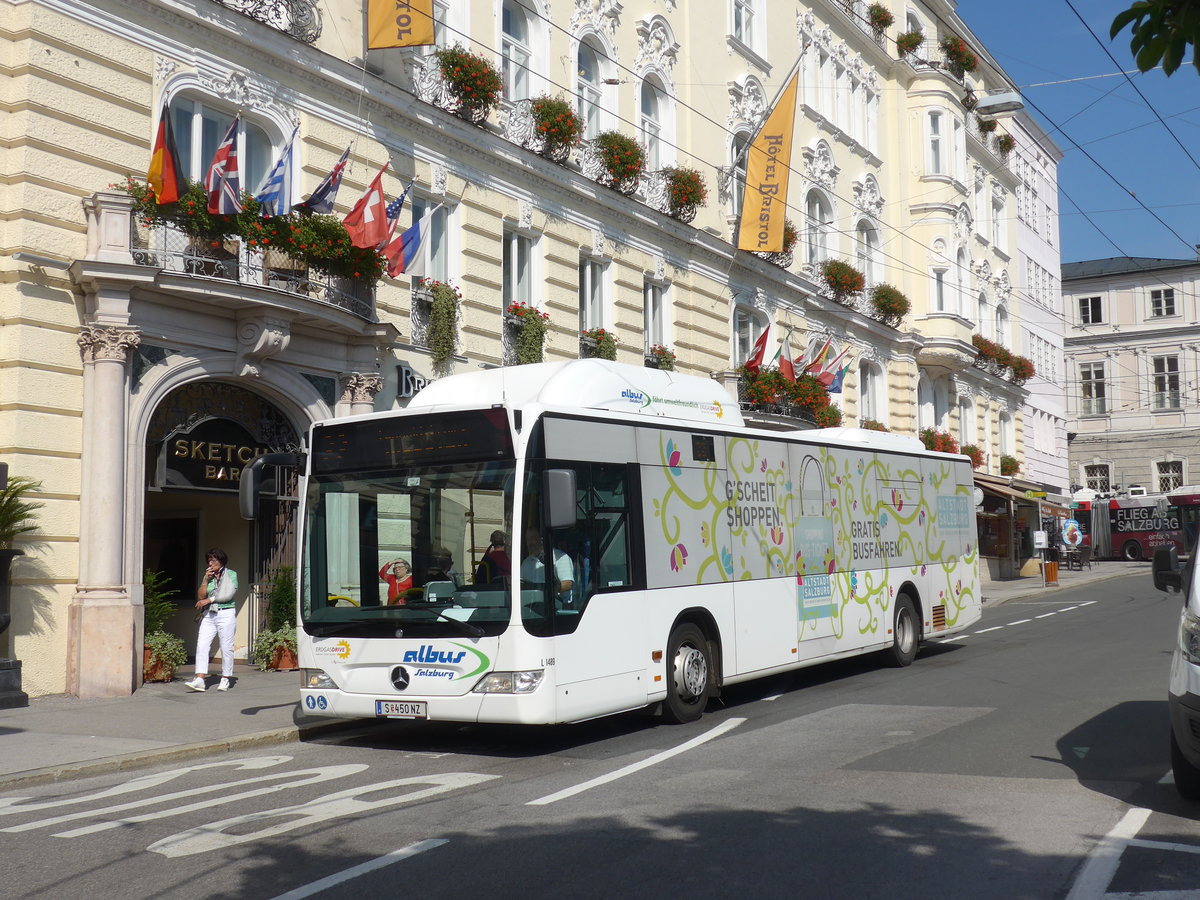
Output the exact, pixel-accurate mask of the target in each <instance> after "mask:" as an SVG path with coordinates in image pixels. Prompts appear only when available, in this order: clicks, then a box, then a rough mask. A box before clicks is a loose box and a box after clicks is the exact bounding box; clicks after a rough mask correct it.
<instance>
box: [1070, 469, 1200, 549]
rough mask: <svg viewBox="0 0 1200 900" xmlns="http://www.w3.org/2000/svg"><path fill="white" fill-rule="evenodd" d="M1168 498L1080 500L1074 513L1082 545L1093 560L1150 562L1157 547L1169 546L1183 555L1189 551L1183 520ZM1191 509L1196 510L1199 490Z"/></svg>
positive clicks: (1150, 495) (1198, 508)
mask: <svg viewBox="0 0 1200 900" xmlns="http://www.w3.org/2000/svg"><path fill="white" fill-rule="evenodd" d="M1172 496H1174V495H1167V494H1146V495H1145V496H1142V497H1112V498H1110V499H1106V500H1084V501H1080V502H1079V504H1078V507H1079V508H1078V509H1076V510H1074V512H1075V518H1076V520H1077V521H1078V522H1079V527H1080V530H1082V531H1083V533H1084V539H1083V546H1085V547H1091V548H1092V557H1093V558H1095V559H1128V560H1137V559H1150V558H1151V557H1153V556H1154V551H1155V550H1157V549H1158V548H1159V547H1170V546H1172V545H1174V547H1175V549H1176V550H1177V551H1178V552H1180V553H1185V552H1186V551H1187V550H1188V549H1190V543H1189V541H1188V537H1187V531H1186V530H1185V527H1184V522H1185V519H1184V516H1182V515H1181V513H1180V509H1179V508H1178V507H1177V506H1176V505H1175V504H1174V503H1173V502H1172V500H1171V497H1172ZM1193 509H1194V511H1200V487H1198V488H1197V491H1196V506H1195V507H1194V508H1193ZM1193 521H1194V519H1193ZM1193 534H1194V526H1193Z"/></svg>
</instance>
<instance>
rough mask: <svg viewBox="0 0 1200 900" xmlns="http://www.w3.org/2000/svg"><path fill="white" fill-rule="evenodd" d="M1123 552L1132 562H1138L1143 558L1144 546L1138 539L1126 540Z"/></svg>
mask: <svg viewBox="0 0 1200 900" xmlns="http://www.w3.org/2000/svg"><path fill="white" fill-rule="evenodd" d="M1121 554H1122V555H1123V556H1124V557H1125V558H1126V559H1127V560H1129V561H1130V562H1137V561H1138V560H1139V559H1141V558H1142V547H1141V545H1140V544H1139V543H1138V542H1137V541H1126V542H1125V546H1124V547H1122V548H1121Z"/></svg>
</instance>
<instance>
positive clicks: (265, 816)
mask: <svg viewBox="0 0 1200 900" xmlns="http://www.w3.org/2000/svg"><path fill="white" fill-rule="evenodd" d="M499 777H500V776H499V775H477V774H475V773H472V772H448V773H446V774H444V775H417V776H414V777H412V778H397V779H394V780H392V781H382V782H376V783H372V784H364V785H361V786H359V787H354V788H348V789H347V790H344V791H338V792H337V793H334V794H326V795H325V796H324V797H317V798H316V799H315V800H309V801H308V802H307V803H299V804H297V805H295V806H283V807H280V808H278V809H264V810H260V811H259V812H253V813H248V814H246V815H243V816H234V817H233V818H230V819H224V820H222V821H220V822H210V823H209V824H207V825H200V826H198V827H196V828H189V829H188V830H187V831H181V832H179V833H178V834H173V835H171V836H170V837H166V838H163V839H162V840H161V841H155V842H154V843H153V844H151V845H150V846H149V847H147V848H146V849H147V850H150V851H153V852H154V853H161V854H162V855H163V856H166V857H169V858H174V857H179V856H193V855H195V854H197V853H208V852H209V851H212V850H227V849H229V848H230V847H236V846H237V845H239V844H245V843H249V842H250V841H257V840H261V839H262V838H268V837H275V836H276V835H279V834H285V833H287V832H289V831H295V830H296V829H297V828H306V827H310V826H312V825H320V824H321V823H322V822H327V821H329V820H330V819H341V818H346V817H349V816H365V815H367V814H368V813H373V812H375V811H377V810H381V809H388V808H390V807H393V806H400V805H402V804H405V803H415V802H417V801H418V800H425V799H427V798H429V797H434V796H437V795H438V794H444V793H446V792H447V791H454V790H459V789H461V788H467V787H471V786H472V785H476V784H481V783H482V782H484V781H491V780H492V779H493V778H499ZM418 785H428V787H423V788H421V789H419V790H412V788H415V787H417V786H418ZM393 788H405V790H403V791H402V792H401V793H399V794H395V795H393V796H390V797H381V798H380V799H378V800H359V799H358V796H359V795H360V794H379V793H380V792H382V791H388V790H391V789H393ZM274 819H279V820H282V821H279V822H278V823H277V824H274V825H267V826H266V827H262V828H259V829H257V830H254V831H247V830H246V829H247V826H254V825H258V824H260V823H265V822H269V821H271V820H274ZM229 829H233V830H235V831H236V832H237V833H235V834H228V833H227V830H229Z"/></svg>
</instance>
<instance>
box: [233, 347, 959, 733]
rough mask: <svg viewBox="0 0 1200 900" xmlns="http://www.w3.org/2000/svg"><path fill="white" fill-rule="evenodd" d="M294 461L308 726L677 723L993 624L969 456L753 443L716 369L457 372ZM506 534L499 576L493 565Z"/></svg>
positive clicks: (851, 443) (312, 442)
mask: <svg viewBox="0 0 1200 900" xmlns="http://www.w3.org/2000/svg"><path fill="white" fill-rule="evenodd" d="M265 461H266V462H278V461H279V460H278V458H277V457H268V458H266V460H265ZM297 461H298V462H299V464H300V465H301V467H302V474H303V476H304V477H303V479H302V484H303V485H304V490H303V491H302V508H301V522H302V525H301V528H302V534H301V538H302V540H301V549H300V556H301V558H300V568H299V572H300V577H299V579H298V583H299V593H300V597H299V615H300V627H299V629H298V635H299V641H298V644H299V647H298V649H299V657H300V666H301V668H302V674H303V680H302V687H301V699H302V703H303V709H304V712H305V713H306V714H310V715H322V716H338V717H375V716H382V717H394V718H408V719H429V720H450V721H462V722H506V723H530V724H535V723H543V724H550V723H561V722H575V721H580V720H583V719H588V718H592V717H595V716H601V715H606V714H610V713H617V712H621V711H624V710H633V709H639V708H644V707H648V706H656V705H657V706H658V708H659V709H660V710H661V712H662V714H663V716H664V717H665V718H667V719H669V720H672V721H677V722H685V721H691V720H694V719H697V718H699V717H700V715H701V714H702V712H703V711H704V708H705V705H706V704H707V702H708V700H709V698H710V697H713V696H715V695H717V694H718V693H719V692H720V690H721V688H722V687H723V686H724V685H729V684H734V683H736V682H740V681H747V680H749V679H752V678H758V677H760V676H763V675H771V674H776V673H780V672H785V671H788V670H791V669H796V668H800V667H802V666H809V665H813V664H815V663H820V662H825V661H828V660H834V659H839V658H843V657H847V656H853V655H857V654H863V653H870V652H874V651H882V653H883V655H884V656H885V657H886V658H887V659H888V661H890V662H891V663H893V664H895V665H908V664H909V663H911V662H912V660H913V659H914V657H915V656H916V653H917V649H918V644H919V642H920V641H921V639H922V638H923V637H925V636H928V635H932V634H939V635H949V634H951V633H953V632H956V631H959V630H961V629H963V628H965V627H967V626H969V625H971V624H972V623H974V622H975V621H977V620H978V618H979V615H980V594H979V582H978V567H977V561H978V543H977V537H976V527H975V512H974V504H973V501H972V492H973V482H972V477H971V467H970V463H969V461H968V459H967V458H966V457H961V456H950V455H947V454H942V453H933V452H930V451H927V450H925V449H924V447H923V446H922V445H921V444H920V442H919V441H917V440H916V439H915V438H910V437H901V436H897V435H891V434H886V433H879V432H871V431H860V430H858V429H841V428H839V429H825V430H810V431H769V430H764V429H754V428H748V427H746V426H745V424H744V423H743V420H742V416H741V413H740V411H739V410H738V408H737V405H736V404H735V403H732V402H730V401H729V399H728V396H727V395H726V394H725V393H724V392H723V390H722V389H721V388H720V386H719V385H717V384H716V383H715V382H713V381H711V380H710V379H705V378H699V377H695V376H687V375H680V374H676V373H674V372H663V371H658V370H653V369H643V368H637V367H632V366H626V365H621V364H617V363H610V362H605V361H601V360H572V361H568V362H559V363H543V364H538V365H529V366H516V367H509V368H503V369H493V370H489V371H483V372H477V373H469V374H464V375H456V376H452V377H448V378H444V379H441V380H438V381H435V382H433V383H432V384H430V385H429V386H428V387H426V388H424V389H423V390H422V391H421V392H420V393H419V394H418V395H417V396H416V397H415V398H414V399H413V402H412V403H411V405H410V406H409V407H408V408H407V409H405V410H402V411H393V412H386V413H373V414H370V415H366V416H357V417H351V418H343V419H336V420H331V421H326V422H320V423H317V424H315V425H314V426H313V428H312V432H311V434H310V436H309V445H308V452H307V454H305V455H304V456H301V457H298V460H297ZM259 469H260V464H258V463H256V464H254V465H253V466H252V467H250V468H249V469H248V471H247V473H246V475H245V476H244V481H243V490H244V492H245V493H244V495H243V500H246V499H247V498H251V497H252V496H253V494H254V492H255V491H256V490H257V487H256V485H257V482H258V479H259V477H260V474H259ZM243 508H244V510H245V509H246V506H245V505H244V507H243ZM495 531H501V532H503V533H504V535H505V536H506V537H507V539H508V541H509V546H508V547H507V565H506V561H505V559H504V558H503V557H501V558H499V560H498V561H497V560H493V561H492V562H493V563H497V564H491V565H488V566H480V565H479V563H480V562H481V554H482V553H483V552H484V550H485V549H486V548H487V546H488V544H489V543H490V538H491V535H492V533H493V532H495ZM397 560H399V561H401V562H403V563H405V564H406V565H407V567H408V569H407V570H404V569H400V568H392V565H393V563H394V562H395V561H397ZM485 570H486V571H485ZM407 571H410V572H411V573H412V574H411V581H407V580H404V579H400V578H399V576H401V575H406V574H407ZM547 576H549V577H547Z"/></svg>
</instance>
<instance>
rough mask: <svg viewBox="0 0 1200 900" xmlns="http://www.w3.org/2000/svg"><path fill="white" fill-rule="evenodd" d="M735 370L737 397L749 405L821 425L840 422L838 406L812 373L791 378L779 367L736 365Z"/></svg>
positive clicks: (826, 425) (832, 425) (826, 426)
mask: <svg viewBox="0 0 1200 900" xmlns="http://www.w3.org/2000/svg"><path fill="white" fill-rule="evenodd" d="M737 372H738V399H739V400H741V401H742V402H743V403H745V404H746V406H747V407H748V408H750V409H756V410H759V411H761V412H767V413H775V414H779V415H791V416H796V417H799V418H803V419H809V420H811V421H814V422H816V424H817V425H818V426H820V427H821V428H832V427H834V426H836V425H838V424H840V423H841V420H842V412H841V410H840V409H838V408H837V407H836V406H832V404H831V402H830V399H829V393H828V391H826V390H825V386H824V385H823V384H821V382H820V381H818V380H817V378H816V376H814V375H808V374H803V375H799V376H797V377H796V380H795V381H791V380H790V379H788V378H785V377H784V376H783V375H781V374H780V372H779V370H778V369H758V370H756V371H753V372H752V371H750V370H749V369H747V368H746V367H745V366H739V367H738V370H737Z"/></svg>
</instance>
